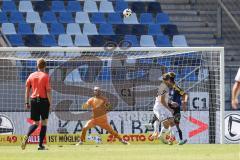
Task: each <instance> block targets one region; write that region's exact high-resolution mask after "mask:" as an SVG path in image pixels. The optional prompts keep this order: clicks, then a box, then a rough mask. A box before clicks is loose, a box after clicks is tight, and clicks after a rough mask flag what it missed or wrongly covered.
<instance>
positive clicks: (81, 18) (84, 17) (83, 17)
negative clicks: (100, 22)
mask: <svg viewBox="0 0 240 160" xmlns="http://www.w3.org/2000/svg"><path fill="white" fill-rule="evenodd" d="M75 22H76V23H90V20H89V16H88V13H86V12H77V13H76V17H75Z"/></svg>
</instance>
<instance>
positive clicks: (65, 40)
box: [58, 34, 73, 47]
mask: <svg viewBox="0 0 240 160" xmlns="http://www.w3.org/2000/svg"><path fill="white" fill-rule="evenodd" d="M58 45H59V46H62V47H72V46H73V41H72V37H71V36H70V35H67V34H60V35H59V37H58Z"/></svg>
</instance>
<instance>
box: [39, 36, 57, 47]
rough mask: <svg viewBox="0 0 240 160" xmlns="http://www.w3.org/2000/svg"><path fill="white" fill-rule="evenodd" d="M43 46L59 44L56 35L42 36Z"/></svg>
mask: <svg viewBox="0 0 240 160" xmlns="http://www.w3.org/2000/svg"><path fill="white" fill-rule="evenodd" d="M42 46H43V47H54V46H57V42H56V39H55V37H54V36H52V35H44V36H43V37H42Z"/></svg>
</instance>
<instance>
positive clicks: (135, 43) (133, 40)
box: [124, 35, 139, 47]
mask: <svg viewBox="0 0 240 160" xmlns="http://www.w3.org/2000/svg"><path fill="white" fill-rule="evenodd" d="M124 40H125V41H127V42H129V43H130V44H131V46H132V47H139V41H138V39H137V37H136V36H135V35H125V36H124Z"/></svg>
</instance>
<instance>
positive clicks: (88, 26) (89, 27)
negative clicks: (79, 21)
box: [83, 23, 98, 35]
mask: <svg viewBox="0 0 240 160" xmlns="http://www.w3.org/2000/svg"><path fill="white" fill-rule="evenodd" d="M83 34H84V35H98V32H97V27H96V25H95V24H92V23H85V24H84V25H83Z"/></svg>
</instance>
